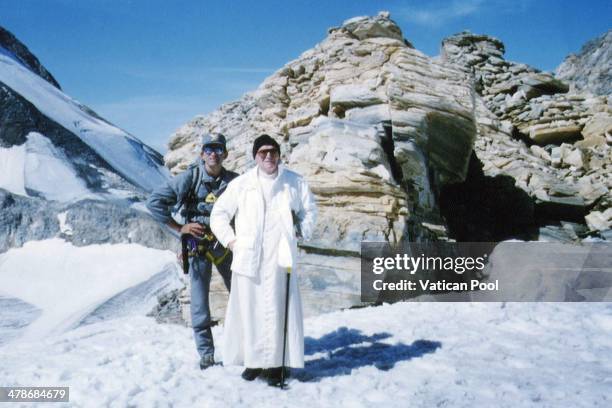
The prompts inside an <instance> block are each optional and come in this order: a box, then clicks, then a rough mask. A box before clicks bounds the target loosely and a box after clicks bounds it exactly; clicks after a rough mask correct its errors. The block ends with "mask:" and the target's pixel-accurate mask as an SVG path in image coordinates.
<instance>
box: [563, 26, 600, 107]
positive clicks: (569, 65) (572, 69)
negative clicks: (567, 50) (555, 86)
mask: <svg viewBox="0 0 612 408" xmlns="http://www.w3.org/2000/svg"><path fill="white" fill-rule="evenodd" d="M556 77H557V78H559V79H561V80H563V81H566V82H568V83H569V84H570V90H571V92H575V93H581V92H587V93H592V94H594V95H604V96H606V95H610V94H612V30H609V31H608V32H607V33H605V34H603V35H601V36H599V37H598V38H595V39H593V40H591V41H589V42H587V43H586V44H585V45H584V46H583V47H582V49H581V50H580V52H579V53H578V54H570V55H569V56H568V57H567V58H565V60H564V61H563V63H562V64H561V65H559V67H558V68H557V70H556Z"/></svg>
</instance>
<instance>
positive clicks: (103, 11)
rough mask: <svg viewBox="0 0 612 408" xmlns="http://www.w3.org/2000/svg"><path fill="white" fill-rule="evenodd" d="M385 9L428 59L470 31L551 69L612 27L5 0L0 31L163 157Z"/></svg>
mask: <svg viewBox="0 0 612 408" xmlns="http://www.w3.org/2000/svg"><path fill="white" fill-rule="evenodd" d="M380 10H389V11H390V12H391V17H392V18H393V19H394V20H395V21H396V22H397V23H398V24H399V25H400V27H401V28H402V31H403V33H404V37H406V38H407V39H408V40H409V41H411V42H412V43H413V44H414V45H415V46H416V48H418V49H419V50H421V51H423V52H424V53H426V54H428V55H432V56H433V55H437V54H438V52H439V47H440V42H441V40H442V39H443V38H444V37H446V36H449V35H452V34H454V33H457V32H459V31H462V30H465V29H469V30H470V31H472V32H475V33H483V34H489V35H493V36H496V37H498V38H499V39H501V40H502V41H503V42H504V44H505V45H506V58H507V59H509V60H513V61H519V62H524V63H527V64H530V65H532V66H535V67H537V68H540V69H544V70H554V69H555V68H556V66H557V65H559V63H561V61H562V60H563V58H564V57H565V56H566V55H567V54H569V53H571V52H577V51H578V50H579V49H580V47H581V46H582V45H583V44H584V42H586V41H587V40H589V39H591V38H594V37H596V36H598V35H600V34H602V33H603V32H605V31H607V30H608V29H610V28H612V0H585V1H583V2H578V1H572V0H539V1H536V0H514V1H502V0H431V1H417V0H403V1H393V0H380V1H365V0H364V1H359V0H352V1H348V0H328V1H325V2H323V1H287V0H284V1H272V0H259V1H243V0H239V1H229V0H228V1H220V0H216V1H209V0H206V1H205V0H199V1H196V0H192V1H187V0H175V1H168V0H138V1H136V0H134V1H129V0H123V1H120V0H37V1H34V0H0V25H2V26H3V27H5V28H7V29H8V30H10V31H12V32H13V34H15V35H16V36H17V37H18V38H19V39H20V40H21V41H23V42H24V43H25V44H26V45H27V46H28V47H29V48H30V50H32V51H33V52H34V53H35V54H36V55H37V56H38V58H39V59H40V60H41V62H42V63H43V64H44V65H45V66H46V67H47V69H49V71H51V73H52V74H53V75H54V76H55V77H56V79H57V80H58V82H59V83H60V84H61V86H62V88H63V89H64V91H65V92H66V93H68V94H69V95H71V96H72V97H74V98H76V99H78V100H79V101H81V102H83V103H85V104H86V105H88V106H90V107H91V108H93V109H94V110H95V111H97V112H98V113H100V114H101V115H102V116H104V117H105V118H107V119H108V120H110V121H111V122H113V123H115V124H116V125H118V126H120V127H121V128H123V129H125V130H127V131H129V132H131V133H132V134H134V135H136V136H137V137H139V138H140V139H142V140H143V141H145V142H147V143H149V144H150V145H151V146H153V147H155V148H156V149H158V150H160V151H162V152H164V151H165V150H166V147H165V144H166V142H167V140H168V137H169V135H170V134H171V133H172V132H173V131H174V130H176V129H177V128H178V127H179V126H180V125H182V124H184V123H185V122H187V121H188V120H189V119H191V118H192V117H193V116H195V115H196V114H203V113H207V112H210V111H212V110H213V109H215V108H216V107H217V106H219V105H220V104H222V103H225V102H230V101H233V100H235V99H237V98H239V97H240V96H241V95H242V94H243V93H245V92H247V91H249V90H252V89H254V88H256V87H257V85H258V84H259V83H260V82H261V81H262V80H263V79H264V78H266V77H267V76H268V75H270V74H271V73H272V72H274V71H275V70H276V69H278V68H280V67H282V66H283V65H284V64H285V63H286V62H288V61H289V60H291V59H294V58H296V57H297V56H299V55H300V54H301V53H302V52H303V51H305V50H307V49H309V48H311V47H313V46H314V45H315V44H316V43H318V42H319V41H321V40H322V39H323V38H325V35H326V33H327V29H328V28H329V27H332V26H338V25H340V24H341V23H342V21H344V20H346V19H348V18H351V17H354V16H358V15H374V14H376V13H378V11H380Z"/></svg>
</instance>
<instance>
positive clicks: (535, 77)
mask: <svg viewBox="0 0 612 408" xmlns="http://www.w3.org/2000/svg"><path fill="white" fill-rule="evenodd" d="M503 53H504V46H503V43H502V42H501V41H499V40H498V39H495V38H492V37H489V36H485V35H476V34H471V33H461V34H457V35H455V36H452V37H450V38H448V39H445V40H444V41H443V44H442V53H441V59H442V60H444V61H448V62H449V63H451V64H454V65H458V66H460V67H463V69H464V70H465V71H466V72H467V73H468V74H470V75H472V77H473V79H474V83H475V88H476V90H477V92H478V94H479V95H480V96H481V98H479V101H477V109H476V120H477V123H478V134H479V136H478V138H477V140H476V143H475V152H476V155H477V157H478V158H479V159H480V161H482V163H483V171H484V174H485V175H486V176H489V177H496V176H498V175H502V176H510V177H511V178H512V180H514V182H515V185H516V187H518V188H520V189H522V190H523V191H525V192H526V193H527V194H528V195H529V196H530V197H531V198H532V199H533V200H534V202H535V205H536V207H535V219H534V220H535V221H536V222H537V223H540V224H541V223H547V222H556V221H557V220H559V219H561V220H565V221H575V222H579V223H582V224H585V218H584V217H585V215H588V214H589V212H591V211H600V210H605V209H606V208H608V207H610V205H611V203H612V196H611V193H610V188H612V180H611V178H610V170H611V169H612V158H611V156H610V154H611V151H610V147H609V145H608V143H607V137H608V136H607V135H608V134H609V129H608V123H609V121H610V120H612V116H611V113H612V109H611V107H610V105H609V104H608V100H607V98H606V97H605V96H598V97H597V96H592V95H589V94H575V93H573V94H568V93H567V91H568V89H569V88H568V86H567V84H565V83H563V82H561V81H559V80H558V79H556V78H554V77H553V76H552V75H551V74H548V73H542V72H539V71H537V70H535V69H534V68H531V67H528V66H526V65H524V64H517V63H514V62H509V61H506V60H505V59H504V58H503ZM591 218H592V217H591ZM594 225H595V224H594V223H591V224H589V226H594ZM598 225H604V224H601V223H600V224H598ZM604 230H605V229H604ZM595 231H603V230H601V229H599V228H597V229H595ZM574 235H575V234H574ZM536 237H537V236H536Z"/></svg>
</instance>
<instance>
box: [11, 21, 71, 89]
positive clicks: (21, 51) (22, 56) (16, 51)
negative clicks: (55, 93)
mask: <svg viewBox="0 0 612 408" xmlns="http://www.w3.org/2000/svg"><path fill="white" fill-rule="evenodd" d="M0 53H4V54H8V55H9V56H10V57H12V58H14V59H15V60H17V61H18V62H19V63H21V64H23V65H24V66H26V67H27V68H28V69H30V70H31V71H32V72H34V73H35V74H36V75H38V76H40V77H41V78H43V79H44V80H45V81H47V82H49V83H50V84H51V85H53V86H54V87H56V88H58V89H61V88H60V85H59V84H58V83H57V81H56V80H55V78H53V75H51V73H50V72H49V71H47V69H46V68H45V67H44V66H43V65H42V64H41V63H40V61H38V58H36V56H35V55H34V54H32V53H31V52H30V50H29V49H28V47H26V46H25V44H23V43H22V42H21V41H19V40H18V39H17V38H16V37H15V36H14V35H13V34H12V33H11V32H10V31H8V30H6V29H4V28H2V27H0Z"/></svg>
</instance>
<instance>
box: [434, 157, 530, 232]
mask: <svg viewBox="0 0 612 408" xmlns="http://www.w3.org/2000/svg"><path fill="white" fill-rule="evenodd" d="M514 183H515V181H514V179H513V178H512V177H510V176H505V175H498V176H495V177H489V176H485V174H484V172H483V170H482V162H481V161H480V160H479V159H478V157H477V156H476V154H475V153H474V152H473V153H472V155H471V157H470V162H469V167H468V173H467V177H466V179H465V181H464V182H462V183H455V184H450V185H446V186H443V187H441V189H440V211H441V214H442V216H443V217H444V218H445V219H446V221H447V224H448V227H449V232H450V234H449V235H450V237H452V238H454V239H456V240H457V241H468V242H497V241H503V240H507V239H522V240H534V239H537V238H538V221H537V218H536V214H535V204H534V201H533V199H532V198H531V197H530V196H529V195H528V194H527V193H526V192H524V191H523V190H521V189H520V188H518V187H516V186H515V185H514Z"/></svg>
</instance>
